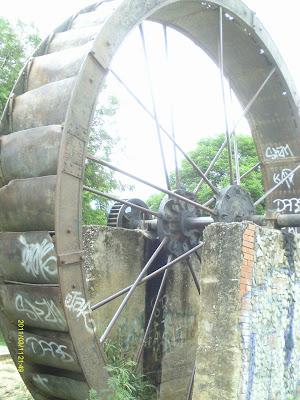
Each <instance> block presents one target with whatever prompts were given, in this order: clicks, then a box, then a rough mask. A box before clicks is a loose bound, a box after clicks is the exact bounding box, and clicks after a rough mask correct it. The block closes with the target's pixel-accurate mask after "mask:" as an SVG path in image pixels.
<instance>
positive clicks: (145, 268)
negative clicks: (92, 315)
mask: <svg viewBox="0 0 300 400" xmlns="http://www.w3.org/2000/svg"><path fill="white" fill-rule="evenodd" d="M166 242H167V238H164V239H163V240H162V242H161V243H160V245H159V246H158V248H157V249H156V250H155V252H154V253H153V254H152V256H151V257H150V259H149V261H148V262H147V263H146V265H145V266H144V268H143V269H142V271H141V272H140V274H139V276H138V277H137V279H136V280H135V282H134V283H133V284H132V285H131V288H130V290H129V291H128V293H127V295H126V296H125V298H124V300H123V301H122V303H121V304H120V306H119V308H118V310H117V311H116V313H115V315H114V316H113V318H112V319H111V321H110V323H109V324H108V326H107V328H106V329H105V331H104V333H103V335H102V336H101V338H100V343H101V344H102V343H103V342H104V341H105V339H106V338H107V336H108V335H109V333H110V331H111V330H112V328H113V327H114V325H115V323H116V322H117V320H118V318H119V317H120V315H121V313H122V311H123V310H124V308H125V307H126V305H127V303H128V301H129V299H130V297H131V296H132V295H133V292H134V291H135V289H136V288H137V286H138V285H139V283H140V282H141V280H142V279H143V277H144V275H145V274H146V273H147V271H148V269H149V268H150V267H151V265H152V263H153V262H154V260H155V258H156V257H157V256H158V254H159V253H160V252H161V250H162V249H163V247H164V246H165V244H166Z"/></svg>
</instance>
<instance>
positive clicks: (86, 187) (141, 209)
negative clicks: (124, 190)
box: [83, 186, 161, 218]
mask: <svg viewBox="0 0 300 400" xmlns="http://www.w3.org/2000/svg"><path fill="white" fill-rule="evenodd" d="M83 190H85V191H86V192H90V193H94V194H96V195H98V196H102V197H106V198H107V199H110V200H113V201H117V202H120V203H122V204H125V205H127V206H130V207H132V208H136V209H137V210H140V211H142V212H143V213H145V214H152V215H154V216H155V217H157V218H161V214H160V213H158V212H156V211H152V210H149V209H148V208H144V207H141V206H138V205H137V204H133V203H130V201H126V200H122V199H119V198H118V197H115V196H113V195H111V194H106V193H103V192H101V191H100V190H97V189H94V188H91V187H89V186H83Z"/></svg>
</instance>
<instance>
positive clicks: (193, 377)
mask: <svg viewBox="0 0 300 400" xmlns="http://www.w3.org/2000/svg"><path fill="white" fill-rule="evenodd" d="M195 374H196V362H195V365H194V368H193V372H192V376H191V381H190V384H189V390H188V396H187V400H192V393H193V387H194V381H195Z"/></svg>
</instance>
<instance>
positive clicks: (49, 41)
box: [44, 32, 55, 54]
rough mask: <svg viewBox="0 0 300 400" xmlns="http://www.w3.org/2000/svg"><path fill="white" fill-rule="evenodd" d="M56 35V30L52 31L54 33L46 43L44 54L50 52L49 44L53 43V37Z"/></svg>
mask: <svg viewBox="0 0 300 400" xmlns="http://www.w3.org/2000/svg"><path fill="white" fill-rule="evenodd" d="M54 36H55V32H52V33H51V34H50V35H49V36H48V38H47V43H46V45H45V50H44V54H48V50H49V46H50V44H51V42H52V39H53V38H54Z"/></svg>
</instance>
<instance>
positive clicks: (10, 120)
mask: <svg viewBox="0 0 300 400" xmlns="http://www.w3.org/2000/svg"><path fill="white" fill-rule="evenodd" d="M15 98H16V95H15V94H14V93H12V94H11V95H10V97H9V100H8V129H9V132H10V133H11V132H13V111H14V105H15Z"/></svg>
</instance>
